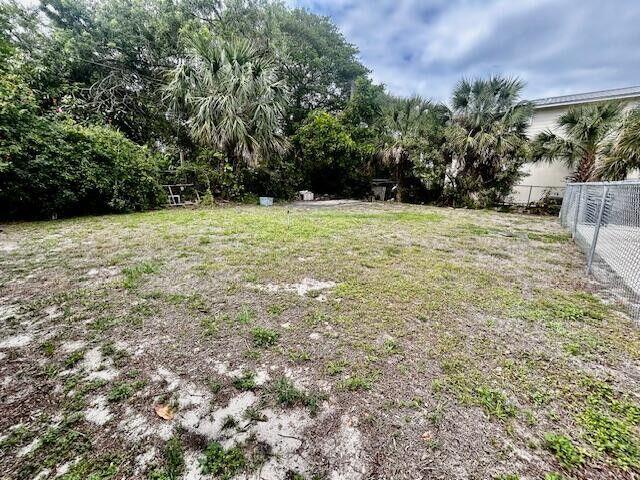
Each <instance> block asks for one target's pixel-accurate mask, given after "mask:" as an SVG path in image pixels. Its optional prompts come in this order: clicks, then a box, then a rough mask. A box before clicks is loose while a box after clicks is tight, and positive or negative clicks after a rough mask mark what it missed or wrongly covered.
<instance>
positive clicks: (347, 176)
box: [293, 111, 371, 197]
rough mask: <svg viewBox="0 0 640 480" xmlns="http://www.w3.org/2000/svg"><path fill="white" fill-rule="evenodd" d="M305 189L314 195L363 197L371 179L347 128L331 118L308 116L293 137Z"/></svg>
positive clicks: (320, 112)
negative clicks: (314, 193)
mask: <svg viewBox="0 0 640 480" xmlns="http://www.w3.org/2000/svg"><path fill="white" fill-rule="evenodd" d="M293 140H294V144H295V146H296V150H297V158H298V165H299V170H300V171H301V172H302V174H303V182H302V183H303V184H304V186H305V188H307V189H310V190H312V191H314V192H316V193H327V194H331V195H339V196H350V197H362V196H364V195H366V194H368V193H369V191H370V189H371V186H370V185H371V184H370V182H371V180H370V178H369V177H368V175H367V174H366V173H365V172H366V171H367V168H365V164H366V162H365V161H364V158H363V156H362V155H361V153H360V151H359V150H358V145H357V144H356V143H355V142H354V141H353V139H352V138H351V136H350V134H349V132H348V131H347V129H346V128H345V127H344V126H343V125H342V124H341V123H340V122H339V120H338V119H337V118H336V117H334V116H333V115H331V114H329V113H327V112H323V111H317V112H312V113H311V114H309V117H308V118H307V120H306V121H305V123H304V124H303V125H302V126H301V127H300V128H299V129H298V131H297V132H296V134H295V136H294V139H293Z"/></svg>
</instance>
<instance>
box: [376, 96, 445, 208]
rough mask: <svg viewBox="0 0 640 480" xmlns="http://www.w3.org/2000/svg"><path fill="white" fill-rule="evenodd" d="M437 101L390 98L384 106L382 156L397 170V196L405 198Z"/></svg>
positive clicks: (382, 158)
mask: <svg viewBox="0 0 640 480" xmlns="http://www.w3.org/2000/svg"><path fill="white" fill-rule="evenodd" d="M432 107H433V104H432V103H431V102H430V101H429V100H425V99H423V98H422V97H419V96H413V97H410V98H393V97H391V98H389V99H388V102H387V105H386V106H385V107H384V108H383V118H382V129H383V139H384V140H383V143H382V145H381V148H380V150H379V152H378V158H379V159H380V160H382V162H383V163H384V164H386V165H391V166H393V167H394V169H395V176H396V182H397V194H396V198H397V200H398V201H399V202H401V201H403V197H404V190H405V181H406V176H407V172H408V170H409V169H410V168H411V165H412V156H416V155H419V154H420V152H421V150H423V149H424V148H425V146H426V145H425V140H426V137H427V131H426V130H427V129H428V126H429V120H430V116H431V115H430V114H431V109H432Z"/></svg>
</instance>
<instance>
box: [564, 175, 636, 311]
mask: <svg viewBox="0 0 640 480" xmlns="http://www.w3.org/2000/svg"><path fill="white" fill-rule="evenodd" d="M560 223H561V225H562V226H563V227H565V228H566V229H568V230H569V231H571V233H572V235H573V238H574V240H575V242H576V244H577V245H578V246H579V247H580V248H581V249H582V250H583V251H584V252H585V253H586V254H587V263H588V266H589V267H588V273H593V274H594V275H595V276H596V277H601V279H604V280H606V281H607V282H608V284H609V285H610V286H611V287H612V288H613V290H614V291H615V292H616V293H618V294H620V296H621V298H624V300H625V301H627V302H628V303H629V306H630V310H631V314H632V316H633V317H634V319H635V320H636V321H640V181H638V180H636V181H631V180H628V181H623V182H606V183H605V182H602V183H600V182H592V183H570V184H567V190H566V193H565V196H564V200H563V202H562V208H561V210H560Z"/></svg>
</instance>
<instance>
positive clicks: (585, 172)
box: [573, 152, 596, 182]
mask: <svg viewBox="0 0 640 480" xmlns="http://www.w3.org/2000/svg"><path fill="white" fill-rule="evenodd" d="M595 166H596V155H595V153H591V152H590V153H588V154H586V155H585V156H584V157H582V158H581V159H580V164H579V165H578V168H577V170H576V173H575V175H574V178H573V179H574V180H575V181H576V182H589V181H592V180H595V179H594V170H595Z"/></svg>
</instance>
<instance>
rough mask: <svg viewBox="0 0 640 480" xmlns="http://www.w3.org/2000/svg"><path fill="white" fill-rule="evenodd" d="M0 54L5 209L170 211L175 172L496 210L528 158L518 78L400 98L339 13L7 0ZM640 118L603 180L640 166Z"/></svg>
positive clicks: (235, 183) (221, 184)
mask: <svg viewBox="0 0 640 480" xmlns="http://www.w3.org/2000/svg"><path fill="white" fill-rule="evenodd" d="M142 52H143V53H142ZM0 60H1V63H2V67H1V68H0V132H1V133H2V135H1V136H0V200H1V201H2V202H3V203H4V204H6V205H10V207H11V208H9V209H5V210H4V211H3V212H2V215H3V216H13V217H51V216H62V215H77V214H87V213H103V212H122V211H130V210H143V209H150V208H155V207H157V206H159V205H161V204H162V203H164V202H165V198H166V192H164V191H163V189H162V188H161V184H166V183H193V184H194V185H195V188H196V189H197V190H198V191H199V192H200V194H201V196H202V198H203V199H204V201H205V203H208V204H210V203H211V202H212V201H213V199H214V198H222V199H232V200H242V201H249V202H254V201H255V200H256V196H257V195H271V196H276V197H279V198H291V197H292V196H293V195H295V193H296V191H298V190H300V189H311V190H313V191H314V192H315V193H317V194H327V195H331V196H336V197H345V196H346V197H354V198H367V197H369V196H370V195H371V193H372V192H371V181H372V179H373V178H383V179H384V178H386V179H389V182H390V184H389V186H391V185H394V184H395V186H396V188H395V189H394V190H393V192H391V191H390V189H388V192H387V197H395V198H396V200H399V201H407V202H434V203H439V204H447V205H454V206H471V207H484V206H488V205H492V204H494V203H496V202H499V201H501V200H502V199H503V198H504V197H505V195H506V194H507V193H509V191H510V189H511V187H512V185H513V184H514V183H515V182H517V181H518V179H519V177H520V167H521V166H522V165H523V163H524V162H525V161H527V160H528V159H530V158H531V148H530V147H529V143H528V142H527V140H526V138H525V136H524V129H525V127H526V125H527V122H528V118H529V116H530V114H531V107H530V105H529V104H528V103H526V102H522V101H521V100H522V99H521V98H520V93H521V91H522V87H523V84H522V82H521V81H519V80H518V79H512V78H508V77H491V78H488V79H477V80H473V81H467V80H462V81H461V82H460V83H459V84H458V85H457V86H456V88H455V89H454V91H453V92H452V96H451V101H450V102H449V103H450V107H449V106H446V105H444V104H436V103H433V102H431V101H429V100H427V99H424V98H420V97H412V98H400V97H394V96H392V95H390V94H389V93H388V92H386V91H385V88H384V86H382V85H376V84H374V83H373V82H372V81H371V79H370V78H369V72H368V70H367V68H366V67H365V66H364V65H362V63H361V62H360V61H359V60H358V49H357V48H356V47H355V46H354V45H351V44H349V43H348V42H347V41H346V40H345V38H344V36H343V35H342V34H341V33H340V31H339V30H338V28H337V27H336V26H335V25H334V24H333V23H332V22H331V20H330V19H329V18H327V17H322V16H318V15H315V14H313V13H311V12H309V11H307V10H304V9H297V8H289V7H288V6H287V5H286V4H285V3H281V2H266V1H261V0H249V1H246V0H228V1H225V2H224V4H223V2H221V1H213V2H210V3H208V4H207V5H204V4H197V5H196V4H194V3H192V2H180V1H177V0H168V1H159V0H144V1H142V2H137V3H124V4H123V3H122V2H120V1H119V0H100V1H98V2H97V3H92V2H89V1H88V0H71V1H61V0H40V3H39V4H37V5H34V6H32V7H23V6H20V5H19V4H17V3H5V4H3V5H2V6H0ZM238 92H241V94H239V93H238ZM637 117H638V115H631V116H629V117H628V119H626V120H625V122H624V123H625V127H624V128H622V127H620V130H619V131H620V132H626V133H624V134H621V135H619V136H618V137H617V138H616V141H615V142H614V143H615V145H612V146H611V148H610V150H611V151H612V152H614V154H613V153H612V154H611V155H610V156H609V157H607V158H611V159H612V162H613V161H614V160H615V162H614V164H613V163H612V164H611V165H610V166H609V167H608V168H609V170H608V173H606V174H605V173H603V174H602V176H607V178H613V177H616V178H617V177H619V176H620V175H621V174H622V173H620V172H628V171H629V170H630V169H632V168H634V166H637V158H638V155H637V152H638V148H637V144H638V142H637V141H636V140H637V139H635V137H634V135H633V131H634V130H633V125H635V124H636V123H637ZM634 122H635V123H634ZM582 123H584V122H582ZM572 128H573V127H572ZM607 131H609V130H606V129H605V128H604V127H603V128H600V129H599V130H598V132H599V133H598V135H599V136H598V135H596V136H598V138H600V137H602V135H604V134H605V133H606V132H607ZM601 133H602V135H601ZM605 136H606V135H605ZM594 138H595V137H594ZM603 138H604V137H603ZM547 140H549V139H547ZM539 143H540V145H542V143H545V144H549V143H550V142H548V141H547V142H539ZM556 143H557V142H556ZM587 143H588V144H589V145H588V146H587V147H588V148H586V147H585V148H582V146H581V148H580V149H575V148H574V149H570V150H571V152H575V151H577V150H580V151H583V150H584V151H587V150H588V151H589V152H592V151H595V150H594V149H599V145H600V143H598V141H596V140H592V139H591V136H590V137H589V140H588V141H587ZM547 146H548V145H547ZM583 146H584V145H583ZM542 150H544V149H541V148H539V149H537V150H536V152H537V155H538V156H537V157H536V158H542V157H544V155H545V154H544V153H543V152H542ZM547 150H548V149H547ZM556 150H557V149H556ZM556 150H554V152H555V151H556ZM567 155H569V154H567ZM589 155H591V153H589ZM565 156H566V155H565ZM569 156H570V157H571V158H573V157H574V156H575V155H574V154H573V153H571V154H570V155H569ZM569 156H567V158H569ZM591 156H592V155H591ZM34 159H37V160H36V161H34ZM574 160H575V159H574ZM623 160H624V162H623ZM572 161H573V160H572ZM614 171H615V172H617V173H615V172H614ZM612 172H614V173H615V175H614V173H612Z"/></svg>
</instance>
